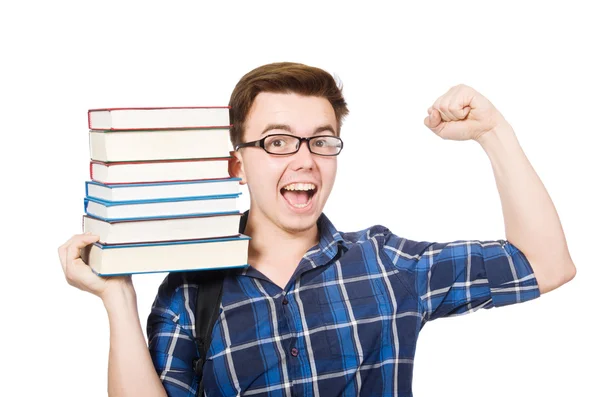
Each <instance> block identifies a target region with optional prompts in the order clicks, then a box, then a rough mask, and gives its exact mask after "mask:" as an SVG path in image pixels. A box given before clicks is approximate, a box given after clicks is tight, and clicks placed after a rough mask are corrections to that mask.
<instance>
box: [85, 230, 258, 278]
mask: <svg viewBox="0 0 600 397" xmlns="http://www.w3.org/2000/svg"><path fill="white" fill-rule="evenodd" d="M249 241H250V237H248V236H245V235H243V234H242V235H240V236H238V237H231V238H222V239H207V240H192V241H176V242H165V243H154V244H124V245H102V244H99V243H94V244H90V245H88V246H86V247H85V248H84V249H82V253H81V258H82V259H83V261H84V262H85V263H87V264H88V265H89V266H90V267H91V268H92V270H93V271H94V273H96V274H98V275H100V276H116V275H124V274H136V273H155V272H176V271H190V270H208V269H221V268H232V267H246V266H248V263H247V262H248V243H249Z"/></svg>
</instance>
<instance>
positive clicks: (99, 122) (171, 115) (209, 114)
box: [88, 106, 230, 131]
mask: <svg viewBox="0 0 600 397" xmlns="http://www.w3.org/2000/svg"><path fill="white" fill-rule="evenodd" d="M88 126H89V128H90V129H91V130H109V131H118V130H155V129H156V130H160V129H170V128H228V127H229V126H230V122H229V106H197V107H158V108H107V109H90V110H88Z"/></svg>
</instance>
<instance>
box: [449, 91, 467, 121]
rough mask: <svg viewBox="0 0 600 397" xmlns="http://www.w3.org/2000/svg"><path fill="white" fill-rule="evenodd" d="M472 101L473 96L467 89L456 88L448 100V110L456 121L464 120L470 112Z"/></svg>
mask: <svg viewBox="0 0 600 397" xmlns="http://www.w3.org/2000/svg"><path fill="white" fill-rule="evenodd" d="M472 99H473V94H472V90H470V88H469V87H466V86H465V87H463V86H458V89H457V90H456V92H455V93H454V94H453V95H452V98H451V99H450V106H449V107H448V110H449V111H450V112H451V113H452V114H453V115H454V116H455V117H456V118H457V120H464V119H466V118H467V116H468V115H469V112H470V111H471V101H472Z"/></svg>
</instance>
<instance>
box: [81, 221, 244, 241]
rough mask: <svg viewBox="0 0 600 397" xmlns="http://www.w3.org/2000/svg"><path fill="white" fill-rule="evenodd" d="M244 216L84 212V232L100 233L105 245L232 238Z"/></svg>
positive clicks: (97, 234)
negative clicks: (121, 217) (122, 217)
mask: <svg viewBox="0 0 600 397" xmlns="http://www.w3.org/2000/svg"><path fill="white" fill-rule="evenodd" d="M241 217H242V214H241V213H237V214H227V215H202V216H191V217H181V218H157V219H133V220H126V221H115V220H112V221H105V220H102V219H97V218H94V217H91V216H89V215H83V232H84V233H86V232H90V233H92V234H93V235H96V236H99V237H100V239H99V240H98V242H99V243H100V244H104V245H111V244H129V243H153V242H159V241H173V240H198V239H206V238H214V237H217V236H218V237H231V236H237V235H239V226H240V218H241Z"/></svg>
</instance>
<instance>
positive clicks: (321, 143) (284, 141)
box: [235, 134, 344, 156]
mask: <svg viewBox="0 0 600 397" xmlns="http://www.w3.org/2000/svg"><path fill="white" fill-rule="evenodd" d="M303 141H306V143H307V145H308V150H309V151H310V152H311V153H313V154H318V155H320V156H337V155H338V154H340V152H341V151H342V148H343V147H344V142H342V140H341V139H340V138H338V137H337V136H333V135H318V136H311V137H310V138H303V137H299V136H296V135H288V134H273V135H267V136H266V137H264V138H262V139H260V140H258V141H252V142H245V143H240V144H239V145H236V147H235V150H236V151H237V150H238V149H241V148H243V147H252V146H259V147H261V148H263V149H264V150H265V152H267V153H269V154H274V155H278V156H281V155H286V154H293V153H296V152H297V151H298V150H300V145H302V142H303Z"/></svg>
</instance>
